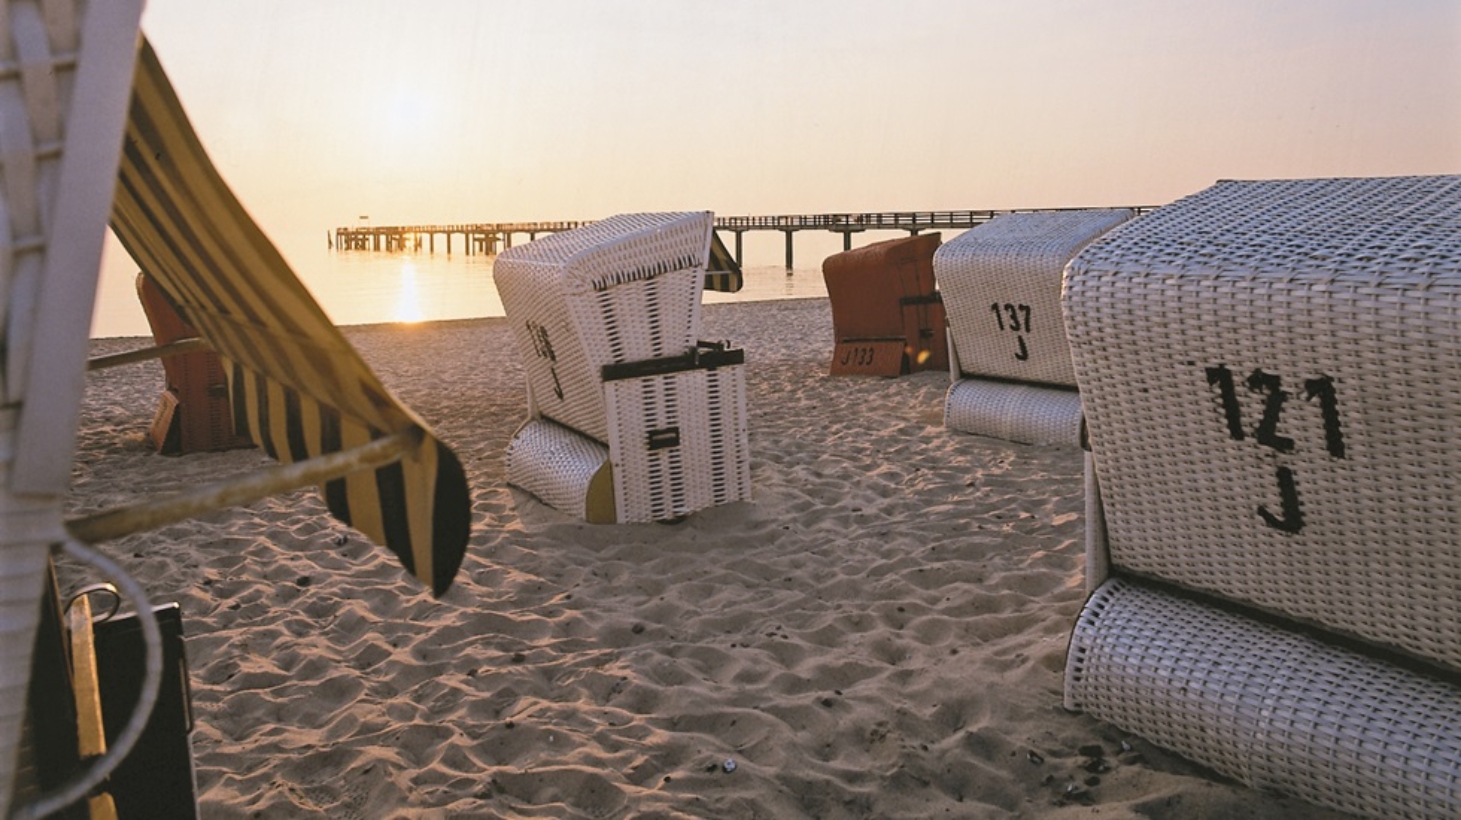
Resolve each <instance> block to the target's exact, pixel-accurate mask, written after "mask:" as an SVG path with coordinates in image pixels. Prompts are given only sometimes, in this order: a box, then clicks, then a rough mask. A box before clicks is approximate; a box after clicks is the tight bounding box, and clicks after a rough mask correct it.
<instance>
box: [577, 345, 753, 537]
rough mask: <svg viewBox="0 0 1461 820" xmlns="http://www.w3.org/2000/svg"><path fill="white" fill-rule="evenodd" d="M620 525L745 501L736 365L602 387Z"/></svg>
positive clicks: (742, 408)
mask: <svg viewBox="0 0 1461 820" xmlns="http://www.w3.org/2000/svg"><path fill="white" fill-rule="evenodd" d="M604 388H605V393H606V395H607V398H608V404H609V426H610V430H611V432H610V437H609V451H610V453H611V458H612V460H613V465H614V498H615V505H616V507H617V509H618V510H619V520H620V521H625V522H631V521H661V520H667V519H672V518H678V517H680V516H684V515H689V514H690V513H692V512H695V511H696V510H701V509H705V508H708V507H713V506H717V505H720V504H727V503H730V502H732V501H743V500H746V499H749V498H750V494H751V470H750V461H751V459H750V443H749V437H748V432H747V425H746V379H745V370H744V368H743V367H742V366H730V367H721V368H717V369H715V370H686V371H681V372H678V373H668V374H662V375H655V376H645V377H641V378H635V379H624V380H621V381H613V382H608V383H606V384H605V385H604Z"/></svg>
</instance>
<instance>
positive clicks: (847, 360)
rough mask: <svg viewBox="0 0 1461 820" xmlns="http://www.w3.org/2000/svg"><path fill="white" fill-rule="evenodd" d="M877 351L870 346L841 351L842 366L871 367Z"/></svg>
mask: <svg viewBox="0 0 1461 820" xmlns="http://www.w3.org/2000/svg"><path fill="white" fill-rule="evenodd" d="M877 353H878V350H877V348H875V347H872V346H871V345H856V346H852V347H847V348H845V349H843V351H842V361H841V362H840V364H842V365H843V366H852V367H872V365H873V361H874V360H875V359H876V358H877Z"/></svg>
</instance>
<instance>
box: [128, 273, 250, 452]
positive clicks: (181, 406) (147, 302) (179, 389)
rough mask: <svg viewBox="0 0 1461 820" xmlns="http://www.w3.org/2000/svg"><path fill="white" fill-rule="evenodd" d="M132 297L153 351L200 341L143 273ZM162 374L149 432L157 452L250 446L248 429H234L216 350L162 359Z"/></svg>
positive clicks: (175, 307)
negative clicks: (149, 334) (138, 305)
mask: <svg viewBox="0 0 1461 820" xmlns="http://www.w3.org/2000/svg"><path fill="white" fill-rule="evenodd" d="M137 299H138V301H139V302H141V303H142V311H143V313H144V314H146V316H147V324H148V325H149V326H150V327H151V328H152V339H153V341H154V342H155V343H156V344H157V346H158V347H163V346H166V345H171V344H173V343H175V342H183V341H187V340H192V339H200V337H199V335H198V329H197V328H195V327H193V326H192V325H191V324H189V323H188V321H187V320H186V319H184V318H183V317H182V315H181V314H180V313H179V312H178V309H177V305H175V304H173V302H172V300H171V299H170V298H168V296H167V294H165V293H163V291H162V289H161V288H159V287H158V286H157V283H156V282H154V281H152V277H150V276H148V275H147V274H145V273H138V274H137ZM200 340H201V339H200ZM205 345H206V343H205ZM162 370H163V390H162V395H161V396H160V397H158V400H157V411H156V412H155V413H154V414H153V420H152V426H151V428H150V429H149V430H148V437H149V438H150V439H151V440H152V446H153V447H156V448H157V451H158V452H159V453H162V454H164V455H183V454H184V453H206V452H211V451H216V450H232V449H235V448H240V447H253V446H254V441H253V439H251V438H249V434H248V431H246V430H245V431H240V430H237V429H235V427H234V418H233V406H232V405H231V404H230V403H229V401H228V381H227V378H226V377H225V376H224V373H223V360H222V359H221V358H219V356H218V353H217V351H215V350H213V349H211V348H205V349H200V350H197V351H195V352H192V353H177V354H174V355H171V356H164V357H162Z"/></svg>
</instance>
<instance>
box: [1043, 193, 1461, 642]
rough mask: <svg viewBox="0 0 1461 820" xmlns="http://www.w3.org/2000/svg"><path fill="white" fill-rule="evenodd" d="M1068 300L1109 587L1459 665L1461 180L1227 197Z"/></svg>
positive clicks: (1111, 246) (1127, 239)
mask: <svg viewBox="0 0 1461 820" xmlns="http://www.w3.org/2000/svg"><path fill="white" fill-rule="evenodd" d="M1065 287H1066V291H1065V310H1066V325H1067V330H1068V332H1069V334H1070V340H1071V347H1072V354H1073V357H1074V363H1075V368H1076V372H1077V374H1078V375H1079V379H1080V387H1081V392H1082V396H1083V398H1084V404H1085V410H1086V414H1087V421H1088V425H1089V435H1090V442H1091V448H1092V451H1093V452H1094V453H1095V455H1096V464H1097V473H1098V477H1099V480H1100V487H1101V493H1102V498H1103V501H1104V509H1105V513H1106V522H1107V531H1108V536H1109V545H1110V551H1111V559H1112V563H1113V564H1114V565H1115V566H1116V568H1117V570H1118V572H1119V571H1120V570H1123V569H1124V570H1129V571H1133V572H1136V573H1139V574H1146V575H1149V576H1154V577H1158V578H1163V579H1166V580H1169V581H1174V582H1177V583H1179V584H1182V585H1186V586H1189V587H1193V588H1198V589H1203V590H1206V591H1209V592H1211V593H1214V594H1217V595H1219V596H1221V597H1227V598H1232V599H1236V600H1239V601H1245V602H1248V603H1251V604H1253V605H1255V606H1258V607H1260V608H1264V609H1268V610H1273V611H1277V612H1281V613H1284V614H1287V615H1289V616H1292V617H1295V618H1297V619H1300V620H1307V621H1311V622H1314V623H1318V624H1321V625H1323V626H1325V627H1327V628H1329V629H1332V630H1335V631H1337V632H1341V633H1350V634H1353V635H1357V636H1360V637H1363V638H1366V639H1368V640H1370V641H1373V642H1376V643H1378V644H1381V645H1386V646H1393V647H1398V648H1401V649H1404V650H1406V651H1409V652H1413V653H1416V654H1418V655H1420V656H1423V657H1425V658H1428V659H1432V660H1435V661H1439V662H1441V663H1443V664H1446V665H1449V666H1450V667H1452V668H1454V669H1461V501H1458V499H1461V486H1458V485H1461V435H1458V434H1457V428H1456V420H1457V419H1458V418H1461V177H1399V178H1389V179H1335V180H1300V181H1278V182H1247V183H1244V182H1227V183H1219V184H1218V185H1215V186H1213V187H1212V188H1210V189H1208V190H1206V191H1203V192H1201V193H1199V194H1196V195H1194V196H1192V197H1189V198H1187V199H1184V200H1181V201H1179V202H1177V203H1174V204H1172V205H1169V206H1167V207H1164V208H1160V209H1158V210H1156V211H1154V212H1152V213H1150V214H1148V215H1146V216H1143V217H1142V218H1141V219H1138V220H1134V221H1132V222H1131V223H1129V224H1128V225H1126V226H1124V227H1123V228H1122V229H1121V230H1119V231H1116V232H1113V233H1112V234H1110V235H1109V236H1107V237H1106V238H1105V239H1103V240H1101V241H1098V242H1096V243H1094V244H1092V245H1091V246H1089V247H1088V248H1087V249H1086V250H1085V251H1084V252H1082V253H1081V254H1080V255H1079V256H1078V257H1077V258H1076V259H1075V260H1074V261H1072V263H1071V264H1070V266H1069V268H1068V271H1067V276H1066V286H1065Z"/></svg>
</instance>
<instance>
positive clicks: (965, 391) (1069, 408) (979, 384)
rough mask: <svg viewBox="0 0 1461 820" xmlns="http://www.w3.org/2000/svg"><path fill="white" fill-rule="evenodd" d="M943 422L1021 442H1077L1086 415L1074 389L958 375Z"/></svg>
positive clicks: (963, 430) (952, 427)
mask: <svg viewBox="0 0 1461 820" xmlns="http://www.w3.org/2000/svg"><path fill="white" fill-rule="evenodd" d="M944 426H945V427H948V428H949V429H950V430H957V431H959V432H961V433H972V434H974V435H976V436H989V437H991V438H1000V439H1005V440H1007V441H1016V442H1019V443H1021V444H1042V445H1046V444H1054V445H1063V446H1069V447H1080V446H1082V444H1083V438H1084V433H1085V416H1084V414H1083V413H1082V411H1081V396H1080V393H1078V392H1077V391H1075V390H1064V389H1060V388H1056V387H1042V386H1038V385H1030V384H1015V383H1011V382H1001V381H993V380H988V379H959V380H957V381H955V382H954V383H953V384H952V385H950V386H949V392H948V394H947V395H946V396H945V399H944Z"/></svg>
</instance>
